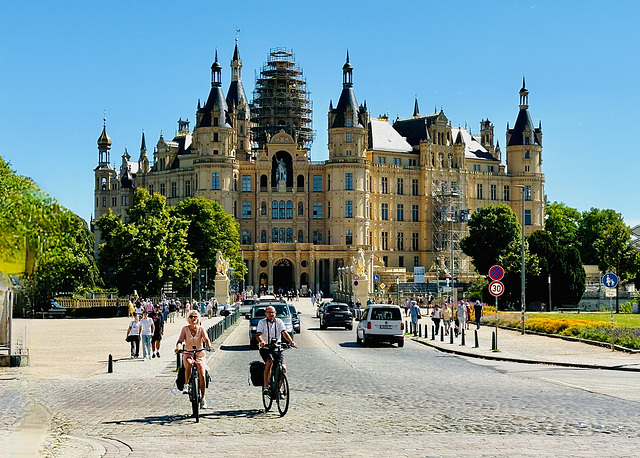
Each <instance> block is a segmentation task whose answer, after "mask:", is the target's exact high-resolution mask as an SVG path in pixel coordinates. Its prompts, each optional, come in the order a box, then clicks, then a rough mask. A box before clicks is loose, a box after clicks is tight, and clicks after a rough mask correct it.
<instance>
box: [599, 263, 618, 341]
mask: <svg viewBox="0 0 640 458" xmlns="http://www.w3.org/2000/svg"><path fill="white" fill-rule="evenodd" d="M602 284H603V285H604V287H605V288H606V289H605V297H608V298H609V315H610V321H611V351H614V350H615V349H614V348H613V298H614V297H616V292H617V290H616V286H618V276H617V275H616V274H614V273H613V272H607V273H606V274H604V275H603V276H602Z"/></svg>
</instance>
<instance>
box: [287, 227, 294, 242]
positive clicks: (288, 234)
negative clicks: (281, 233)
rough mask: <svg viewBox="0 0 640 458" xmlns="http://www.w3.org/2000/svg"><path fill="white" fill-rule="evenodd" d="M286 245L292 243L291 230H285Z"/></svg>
mask: <svg viewBox="0 0 640 458" xmlns="http://www.w3.org/2000/svg"><path fill="white" fill-rule="evenodd" d="M287 243H293V229H291V228H290V227H288V228H287Z"/></svg>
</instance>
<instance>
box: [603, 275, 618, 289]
mask: <svg viewBox="0 0 640 458" xmlns="http://www.w3.org/2000/svg"><path fill="white" fill-rule="evenodd" d="M602 284H603V285H604V286H606V287H607V288H615V287H616V286H618V276H617V275H616V274H614V273H612V272H607V273H606V274H604V276H603V277H602Z"/></svg>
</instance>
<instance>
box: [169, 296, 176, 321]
mask: <svg viewBox="0 0 640 458" xmlns="http://www.w3.org/2000/svg"><path fill="white" fill-rule="evenodd" d="M175 322H176V301H175V300H173V299H171V302H169V323H175Z"/></svg>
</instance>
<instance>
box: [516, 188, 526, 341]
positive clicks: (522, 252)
mask: <svg viewBox="0 0 640 458" xmlns="http://www.w3.org/2000/svg"><path fill="white" fill-rule="evenodd" d="M516 188H522V219H521V220H520V224H521V225H522V251H521V255H522V256H521V257H522V265H521V269H520V290H521V292H520V294H521V296H520V301H521V302H520V309H521V315H522V316H521V322H522V334H524V312H525V308H526V305H525V298H524V287H525V284H524V274H525V272H524V194H525V192H526V191H527V187H526V186H524V185H521V184H517V185H516Z"/></svg>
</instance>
